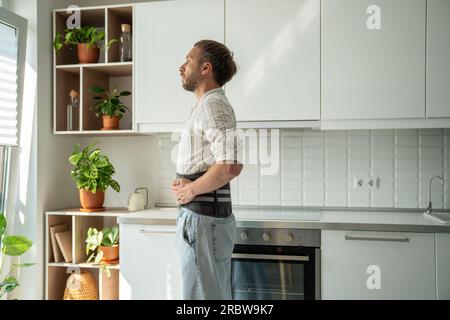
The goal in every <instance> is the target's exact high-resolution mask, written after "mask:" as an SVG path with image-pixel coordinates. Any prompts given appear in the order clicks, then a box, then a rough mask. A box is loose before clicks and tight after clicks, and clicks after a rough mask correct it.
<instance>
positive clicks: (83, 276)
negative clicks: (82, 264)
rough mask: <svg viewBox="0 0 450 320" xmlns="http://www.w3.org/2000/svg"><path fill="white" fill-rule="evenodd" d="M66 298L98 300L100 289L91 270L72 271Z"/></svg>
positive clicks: (68, 280)
mask: <svg viewBox="0 0 450 320" xmlns="http://www.w3.org/2000/svg"><path fill="white" fill-rule="evenodd" d="M63 299H64V300H98V290H97V285H96V283H95V279H94V276H93V275H92V273H91V272H90V271H82V272H81V273H76V272H74V273H72V274H71V275H70V276H69V278H68V279H67V283H66V289H65V290H64V298H63Z"/></svg>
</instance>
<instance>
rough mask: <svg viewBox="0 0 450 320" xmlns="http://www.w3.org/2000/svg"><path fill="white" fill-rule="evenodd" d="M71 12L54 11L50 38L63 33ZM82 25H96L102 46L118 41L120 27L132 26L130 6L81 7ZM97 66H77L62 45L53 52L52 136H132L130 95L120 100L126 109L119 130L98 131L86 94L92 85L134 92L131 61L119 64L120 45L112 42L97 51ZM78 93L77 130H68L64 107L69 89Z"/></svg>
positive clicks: (73, 52)
mask: <svg viewBox="0 0 450 320" xmlns="http://www.w3.org/2000/svg"><path fill="white" fill-rule="evenodd" d="M71 14H72V13H67V12H66V9H58V10H54V13H53V15H54V30H53V36H55V34H56V33H57V32H58V33H60V34H63V32H64V29H65V28H66V20H67V18H68V17H69V16H71ZM80 15H81V26H95V27H97V28H98V29H99V30H100V31H104V32H105V43H106V42H109V40H110V39H119V36H120V33H121V26H120V25H121V24H123V23H127V24H130V25H132V23H133V5H115V6H102V7H85V8H80ZM100 52H101V54H100V59H99V62H98V63H85V64H79V63H78V59H77V55H76V48H75V47H68V46H64V47H63V49H61V50H60V51H59V52H58V53H56V51H55V50H54V106H53V108H54V117H53V121H54V125H53V133H54V134H66V135H67V134H70V135H79V134H83V135H105V136H116V135H134V134H136V132H135V131H134V129H133V121H134V119H133V117H134V107H133V100H134V97H133V95H131V96H125V97H122V98H121V101H122V102H123V103H124V104H125V105H126V106H127V107H128V108H129V110H127V112H125V115H124V117H123V118H122V119H121V120H120V127H119V130H101V128H102V117H96V116H95V113H94V112H93V110H92V107H93V106H94V105H95V104H96V102H98V101H96V100H93V99H92V98H93V96H94V95H95V94H92V93H90V92H89V88H90V87H91V86H99V87H102V88H104V89H106V90H112V89H113V88H114V87H116V86H117V88H118V90H119V91H130V92H133V62H132V61H130V62H120V55H119V43H118V42H116V43H114V44H113V45H112V46H111V47H110V49H109V50H108V51H107V52H106V54H105V52H104V51H102V50H101V51H100ZM72 89H74V90H76V91H77V92H78V93H79V95H80V96H79V100H80V101H79V103H80V108H79V113H77V115H76V118H77V120H75V123H74V127H76V130H73V131H69V130H67V128H68V124H67V105H68V104H69V102H70V97H69V92H70V90H72Z"/></svg>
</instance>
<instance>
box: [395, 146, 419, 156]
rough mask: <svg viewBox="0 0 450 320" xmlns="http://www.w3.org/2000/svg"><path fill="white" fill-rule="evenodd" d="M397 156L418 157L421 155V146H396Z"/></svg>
mask: <svg viewBox="0 0 450 320" xmlns="http://www.w3.org/2000/svg"><path fill="white" fill-rule="evenodd" d="M395 153H396V157H397V158H417V157H418V156H419V148H418V147H417V146H414V147H399V146H397V147H395Z"/></svg>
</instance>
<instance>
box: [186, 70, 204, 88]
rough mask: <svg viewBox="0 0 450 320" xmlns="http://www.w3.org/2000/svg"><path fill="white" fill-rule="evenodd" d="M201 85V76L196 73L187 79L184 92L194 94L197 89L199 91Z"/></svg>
mask: <svg viewBox="0 0 450 320" xmlns="http://www.w3.org/2000/svg"><path fill="white" fill-rule="evenodd" d="M199 83H200V74H199V73H197V72H195V73H192V74H191V75H190V76H189V77H188V78H185V82H184V83H183V88H184V90H187V91H192V92H194V91H195V89H197V87H198V84H199Z"/></svg>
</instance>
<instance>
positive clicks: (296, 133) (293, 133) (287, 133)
mask: <svg viewBox="0 0 450 320" xmlns="http://www.w3.org/2000/svg"><path fill="white" fill-rule="evenodd" d="M301 135H302V130H299V129H285V130H280V136H281V137H301Z"/></svg>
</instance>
